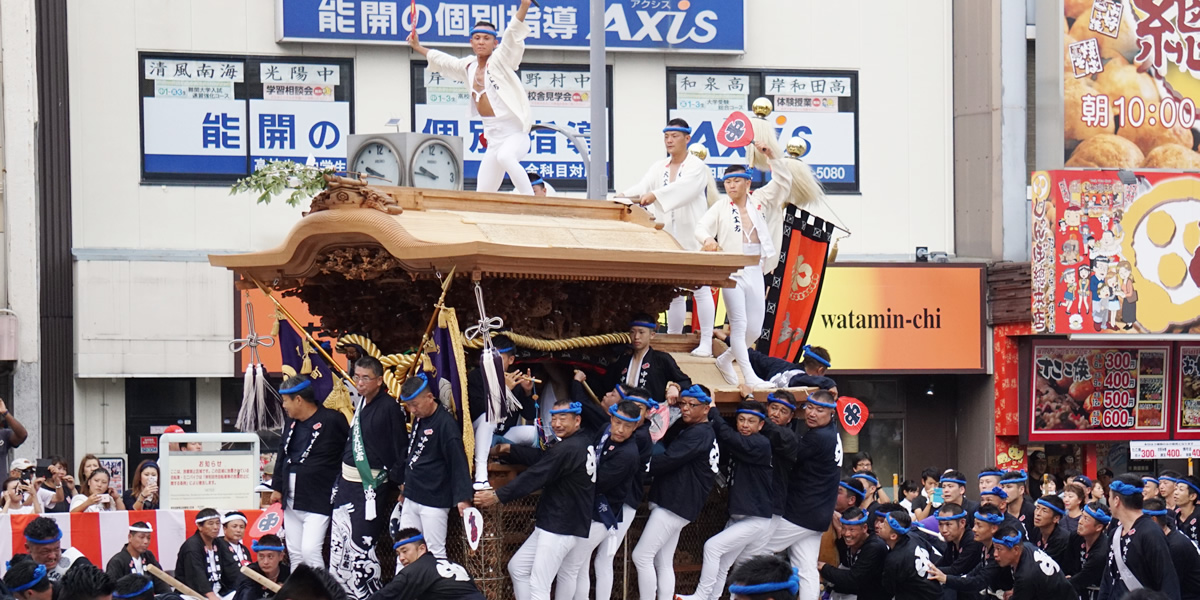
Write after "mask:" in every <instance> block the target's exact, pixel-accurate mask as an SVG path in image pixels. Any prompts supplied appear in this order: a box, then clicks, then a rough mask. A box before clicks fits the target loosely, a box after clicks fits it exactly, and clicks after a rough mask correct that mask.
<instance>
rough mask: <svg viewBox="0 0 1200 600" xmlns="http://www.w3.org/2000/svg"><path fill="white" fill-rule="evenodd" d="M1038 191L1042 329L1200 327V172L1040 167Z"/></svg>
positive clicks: (1036, 276)
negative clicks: (1049, 168)
mask: <svg viewBox="0 0 1200 600" xmlns="http://www.w3.org/2000/svg"><path fill="white" fill-rule="evenodd" d="M1031 188H1032V193H1033V204H1032V208H1033V219H1032V225H1033V235H1032V243H1033V248H1032V252H1031V253H1030V257H1031V260H1030V263H1031V269H1032V279H1033V294H1032V302H1033V328H1034V331H1035V332H1037V333H1054V334H1080V333H1085V334H1087V333H1109V334H1111V333H1121V334H1137V333H1154V334H1164V333H1165V334H1171V333H1191V332H1195V331H1200V259H1197V258H1196V255H1197V252H1196V249H1197V247H1200V200H1197V198H1200V176H1197V175H1196V174H1194V173H1193V174H1187V173H1183V174H1181V173H1169V172H1161V171H1160V172H1155V171H1127V172H1125V179H1124V180H1122V176H1121V173H1118V172H1117V171H1038V172H1036V173H1034V174H1033V177H1032V179H1031Z"/></svg>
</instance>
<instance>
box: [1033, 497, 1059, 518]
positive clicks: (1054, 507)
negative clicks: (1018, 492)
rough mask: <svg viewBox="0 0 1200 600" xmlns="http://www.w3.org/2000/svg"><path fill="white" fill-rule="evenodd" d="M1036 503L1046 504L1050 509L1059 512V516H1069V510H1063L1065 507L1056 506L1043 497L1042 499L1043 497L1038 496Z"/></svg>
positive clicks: (1039, 504)
mask: <svg viewBox="0 0 1200 600" xmlns="http://www.w3.org/2000/svg"><path fill="white" fill-rule="evenodd" d="M1034 504H1036V505H1038V506H1045V507H1046V508H1048V509H1050V510H1052V511H1054V512H1056V513H1058V516H1060V517H1065V516H1067V511H1065V510H1063V509H1061V508H1059V507H1057V506H1055V505H1053V504H1050V503H1049V502H1046V501H1045V500H1043V499H1041V498H1038V499H1037V502H1034Z"/></svg>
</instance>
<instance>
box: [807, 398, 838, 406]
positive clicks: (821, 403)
mask: <svg viewBox="0 0 1200 600" xmlns="http://www.w3.org/2000/svg"><path fill="white" fill-rule="evenodd" d="M808 402H809V403H810V404H816V405H817V406H820V407H822V408H837V403H835V402H822V401H820V400H817V399H816V398H814V397H813V395H809V397H808Z"/></svg>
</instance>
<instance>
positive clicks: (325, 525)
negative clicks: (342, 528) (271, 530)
mask: <svg viewBox="0 0 1200 600" xmlns="http://www.w3.org/2000/svg"><path fill="white" fill-rule="evenodd" d="M283 529H284V532H285V537H287V548H288V557H289V558H290V559H291V563H292V565H293V567H296V566H299V565H302V564H304V565H308V566H310V567H313V568H317V567H320V568H322V569H324V568H325V558H324V557H322V556H321V550H322V549H323V548H324V546H325V532H326V531H328V530H329V517H328V516H327V515H320V514H317V513H312V512H306V511H303V510H295V509H292V508H289V509H286V510H284V511H283Z"/></svg>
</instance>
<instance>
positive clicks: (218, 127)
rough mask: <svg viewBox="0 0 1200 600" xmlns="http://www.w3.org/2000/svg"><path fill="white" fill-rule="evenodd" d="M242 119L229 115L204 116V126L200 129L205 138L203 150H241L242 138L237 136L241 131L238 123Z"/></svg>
mask: <svg viewBox="0 0 1200 600" xmlns="http://www.w3.org/2000/svg"><path fill="white" fill-rule="evenodd" d="M241 120H242V118H241V117H231V116H229V113H220V114H213V113H207V114H205V115H204V126H203V127H201V128H200V131H201V135H202V136H203V138H204V141H203V145H202V147H203V148H241V147H242V138H241V136H238V135H236V134H237V133H238V132H239V131H240V129H239V128H238V123H239V122H240V121H241Z"/></svg>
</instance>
